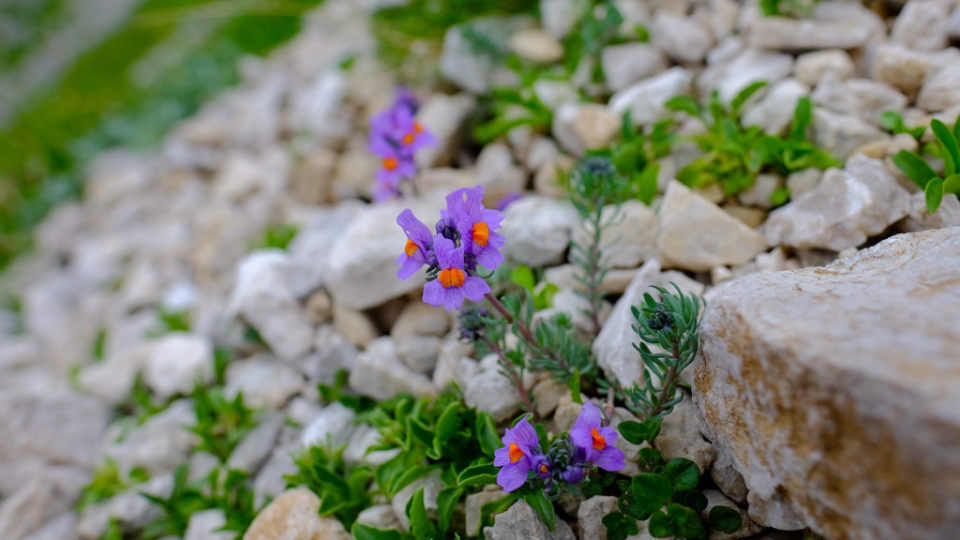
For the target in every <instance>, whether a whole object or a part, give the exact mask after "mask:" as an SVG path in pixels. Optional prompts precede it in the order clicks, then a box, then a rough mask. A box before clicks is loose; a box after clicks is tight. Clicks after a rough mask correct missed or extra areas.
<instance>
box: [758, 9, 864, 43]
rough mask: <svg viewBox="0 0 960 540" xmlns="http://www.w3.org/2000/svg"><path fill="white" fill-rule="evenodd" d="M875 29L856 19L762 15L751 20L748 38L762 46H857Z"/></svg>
mask: <svg viewBox="0 0 960 540" xmlns="http://www.w3.org/2000/svg"><path fill="white" fill-rule="evenodd" d="M875 30H876V29H875V28H873V27H871V26H870V25H865V24H863V23H862V22H861V21H858V20H853V19H846V20H823V19H819V20H818V19H816V18H813V19H804V18H791V17H759V18H758V19H756V20H754V21H752V23H751V24H750V31H749V34H748V38H747V41H748V43H749V44H750V46H752V47H757V48H761V49H780V50H788V51H802V50H811V49H853V48H856V47H862V46H864V45H866V44H867V42H868V41H869V40H870V38H871V37H872V36H873V35H874V32H875Z"/></svg>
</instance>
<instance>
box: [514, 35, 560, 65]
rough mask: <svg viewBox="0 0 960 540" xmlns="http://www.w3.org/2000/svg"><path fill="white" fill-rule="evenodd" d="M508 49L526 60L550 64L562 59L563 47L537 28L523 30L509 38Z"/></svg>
mask: <svg viewBox="0 0 960 540" xmlns="http://www.w3.org/2000/svg"><path fill="white" fill-rule="evenodd" d="M509 45H510V49H511V50H512V51H513V52H515V53H517V56H519V57H520V58H524V59H526V60H532V61H534V62H540V63H542V64H551V63H553V62H557V61H559V60H560V59H561V58H563V52H564V51H563V45H561V44H560V42H558V41H557V40H556V39H554V38H553V36H551V35H550V34H549V33H547V32H546V31H544V30H541V29H539V28H524V29H522V30H520V31H519V32H517V33H516V34H514V35H512V36H510V43H509Z"/></svg>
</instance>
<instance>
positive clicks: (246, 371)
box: [224, 355, 303, 410]
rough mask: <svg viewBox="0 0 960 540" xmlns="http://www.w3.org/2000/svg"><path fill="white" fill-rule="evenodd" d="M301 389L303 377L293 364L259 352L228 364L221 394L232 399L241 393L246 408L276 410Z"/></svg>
mask: <svg viewBox="0 0 960 540" xmlns="http://www.w3.org/2000/svg"><path fill="white" fill-rule="evenodd" d="M302 389H303V376H302V375H300V374H299V373H297V371H296V370H295V369H294V368H293V367H291V366H289V365H287V364H284V363H281V362H279V361H277V360H275V359H273V358H271V357H270V356H269V355H263V356H256V357H253V358H249V359H247V360H241V361H239V362H231V363H230V365H229V366H228V367H227V384H226V385H225V387H224V395H226V397H227V398H228V399H233V398H234V397H235V396H236V395H237V394H239V393H241V392H243V400H244V403H246V404H247V406H248V407H252V408H255V409H259V408H266V409H268V410H276V409H279V408H280V407H281V406H283V404H284V403H286V402H287V400H288V399H290V397H291V396H294V395H296V394H297V393H299V392H300V391H301V390H302Z"/></svg>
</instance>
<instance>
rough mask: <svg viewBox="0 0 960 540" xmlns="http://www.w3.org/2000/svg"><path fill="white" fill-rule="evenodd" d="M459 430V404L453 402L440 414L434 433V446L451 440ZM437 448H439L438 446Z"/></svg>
mask: <svg viewBox="0 0 960 540" xmlns="http://www.w3.org/2000/svg"><path fill="white" fill-rule="evenodd" d="M459 428H460V402H459V401H454V402H451V403H450V404H449V405H447V408H446V409H444V410H443V412H442V413H440V418H438V419H437V429H436V430H435V431H434V435H433V444H434V446H437V445H438V444H439V445H442V444H443V443H445V442H447V441H448V440H450V439H452V438H453V436H454V435H456V434H457V430H458V429H459ZM438 448H439V446H438Z"/></svg>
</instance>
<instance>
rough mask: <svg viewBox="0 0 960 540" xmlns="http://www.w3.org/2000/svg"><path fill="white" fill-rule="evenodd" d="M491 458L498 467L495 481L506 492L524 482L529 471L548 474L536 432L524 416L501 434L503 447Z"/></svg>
mask: <svg viewBox="0 0 960 540" xmlns="http://www.w3.org/2000/svg"><path fill="white" fill-rule="evenodd" d="M493 458H494V459H493V464H494V465H495V466H497V467H500V472H499V473H497V483H498V484H500V487H502V488H503V490H504V491H506V492H510V491H514V490H516V489H518V488H519V487H520V486H522V485H523V484H524V483H526V481H527V476H528V474H529V473H530V471H534V472H536V473H537V474H538V475H542V474H547V476H549V472H550V471H549V469H547V470H546V471H544V470H543V469H544V468H546V467H548V465H547V461H546V458H545V457H544V456H543V454H542V453H540V440H539V439H537V432H536V431H535V430H534V429H533V426H531V425H530V422H528V421H527V419H526V418H523V419H521V420H520V421H519V422H517V425H516V426H514V427H513V429H507V432H506V433H505V434H504V435H503V448H500V449H498V450H497V451H496V452H494V454H493Z"/></svg>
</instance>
